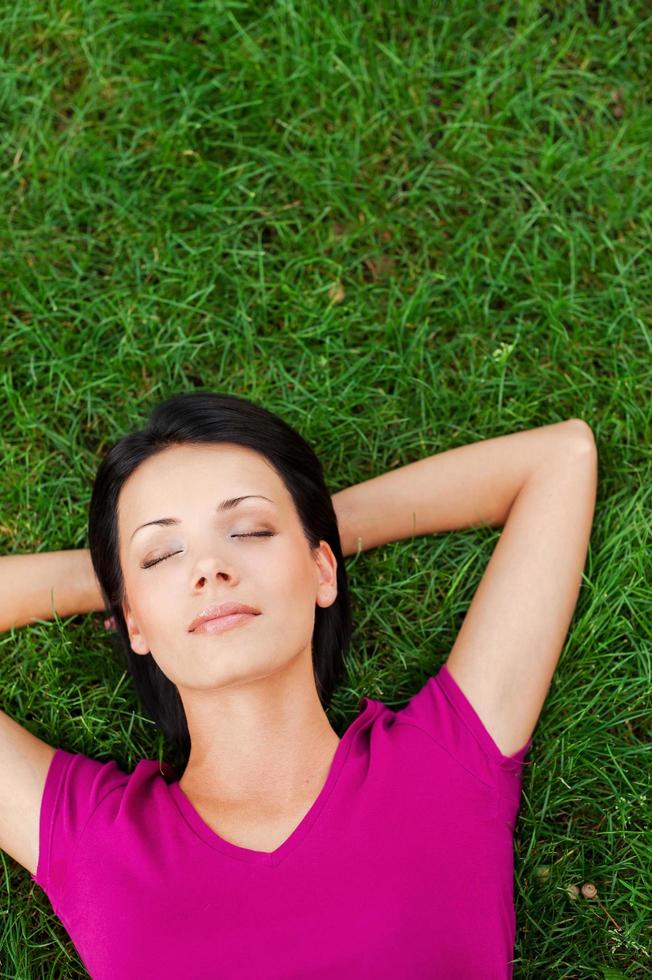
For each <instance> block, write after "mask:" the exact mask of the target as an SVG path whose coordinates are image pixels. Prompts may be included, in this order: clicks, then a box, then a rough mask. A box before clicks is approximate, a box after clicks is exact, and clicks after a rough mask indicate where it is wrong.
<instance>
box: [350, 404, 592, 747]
mask: <svg viewBox="0 0 652 980" xmlns="http://www.w3.org/2000/svg"><path fill="white" fill-rule="evenodd" d="M597 470H598V466H597V447H596V445H595V440H594V438H593V433H592V432H591V429H590V427H589V426H588V425H586V423H584V422H582V421H581V420H580V419H570V420H568V421H566V422H563V423H561V424H558V425H553V426H543V427H542V428H540V429H532V430H529V431H526V432H517V433H514V434H510V435H507V436H500V437H498V438H496V439H489V440H485V441H483V442H479V443H472V444H471V445H468V446H461V447H459V448H457V449H453V450H449V451H448V452H445V453H440V454H438V455H435V456H431V457H429V458H428V459H425V460H419V461H418V462H417V463H412V464H410V465H409V466H404V467H402V468H401V469H399V470H395V471H393V472H390V473H385V474H383V475H382V476H380V477H376V478H375V479H374V480H370V481H367V482H366V483H362V484H358V485H357V486H354V487H350V488H347V489H346V490H344V491H343V492H342V498H341V500H340V501H339V502H338V507H337V508H336V513H337V515H338V521H339V518H340V514H341V517H342V525H341V532H340V536H341V537H342V535H343V542H344V543H343V550H344V553H345V554H350V553H352V552H354V551H355V550H356V547H355V545H354V542H356V541H359V543H360V548H361V549H362V550H364V549H365V548H371V547H375V546H376V545H378V544H382V543H384V542H386V541H394V540H399V539H400V538H406V537H409V536H410V535H419V534H428V533H433V532H435V531H444V530H454V529H455V528H462V527H468V526H470V525H473V524H477V523H479V522H480V523H486V524H490V525H492V526H495V525H496V524H499V525H503V524H504V525H505V529H504V531H503V532H502V534H501V536H500V539H499V541H498V544H497V545H496V548H495V550H494V553H493V555H492V557H491V559H490V561H489V564H488V565H487V568H486V570H485V572H484V574H483V576H482V580H481V582H480V585H479V586H478V588H477V591H476V593H475V596H474V597H473V600H472V602H471V604H470V607H469V609H468V611H467V613H466V617H465V619H464V622H463V624H462V627H461V629H460V631H459V634H458V636H457V638H456V640H455V643H454V645H453V648H452V650H451V651H450V653H449V655H448V659H447V661H446V666H447V668H448V671H449V673H450V674H451V675H452V677H453V679H454V681H455V682H456V683H457V684H458V686H459V687H460V689H461V691H462V693H463V694H464V695H465V697H466V698H467V700H468V701H469V702H470V703H471V705H472V706H473V707H474V709H475V711H476V713H477V714H478V715H479V717H480V719H481V720H482V722H483V723H484V725H485V728H486V730H487V731H488V732H489V734H490V736H491V738H492V739H493V741H494V743H495V745H496V746H497V747H498V749H499V750H500V751H501V752H502V753H504V754H506V755H507V754H512V753H514V752H517V751H519V750H520V749H522V748H523V747H524V746H525V743H526V741H527V740H528V739H529V738H530V736H531V735H532V733H533V731H534V728H535V726H536V723H537V719H538V718H539V715H540V713H541V709H542V707H543V704H544V701H545V699H546V696H547V693H548V690H549V687H550V681H551V679H552V676H553V673H554V671H555V668H556V665H557V662H558V660H559V656H560V653H561V650H562V648H563V644H564V641H565V638H566V635H567V632H568V627H569V625H570V622H571V619H572V615H573V612H574V609H575V605H576V602H577V599H578V595H579V591H580V586H581V581H582V571H583V568H584V563H585V559H586V554H587V548H588V542H589V537H590V533H591V525H592V520H593V512H594V507H595V499H596V485H597ZM337 496H339V495H337Z"/></svg>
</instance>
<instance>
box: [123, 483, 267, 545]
mask: <svg viewBox="0 0 652 980" xmlns="http://www.w3.org/2000/svg"><path fill="white" fill-rule="evenodd" d="M252 497H258V498H260V500H267V501H269V503H270V504H273V503H274V501H273V500H270V499H269V497H263V495H262V494H260V493H248V494H245V496H244V497H229V498H228V499H227V500H223V501H222V503H221V504H219V505H218V506H217V507H216V510H217V511H218V513H221V512H223V511H225V510H233V508H234V507H237V506H238V504H239V503H241V502H242V501H243V500H250V499H251V498H252ZM151 524H160V525H161V527H172V526H173V525H174V524H181V521H180V520H179V518H178V517H159V518H158V520H156V521H148V522H147V524H141V525H140V526H139V527H137V528H136V530H135V531H134V533H133V534H132V535H131V538H130V539H129V543H130V544H131V542H132V541H133V539H134V535H135V534H136V532H137V531H141V530H142V529H143V528H144V527H149V526H150V525H151Z"/></svg>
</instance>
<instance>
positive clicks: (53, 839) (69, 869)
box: [31, 749, 129, 914]
mask: <svg viewBox="0 0 652 980" xmlns="http://www.w3.org/2000/svg"><path fill="white" fill-rule="evenodd" d="M128 779H129V776H128V775H127V773H125V772H123V771H122V770H121V769H120V768H119V767H118V764H117V762H115V760H111V761H110V762H99V761H98V760H96V759H91V758H89V757H88V756H86V755H81V754H75V753H72V752H67V751H66V750H65V749H57V750H56V752H55V754H54V755H53V757H52V760H51V762H50V768H49V769H48V774H47V778H46V781H45V787H44V790H43V798H42V800H41V812H40V820H39V857H38V867H37V869H36V874H35V875H31V879H32V881H35V882H36V884H37V885H39V886H40V887H41V888H42V889H43V891H44V892H45V893H46V895H47V896H48V898H49V899H50V902H51V903H52V907H53V908H54V910H55V912H57V914H59V912H60V908H61V903H62V901H63V900H64V897H65V892H66V887H67V882H68V875H70V874H72V873H73V871H74V867H75V852H76V848H77V845H78V842H79V839H80V838H81V836H82V834H83V833H84V829H85V827H86V825H87V823H88V821H89V819H90V818H91V816H92V815H93V813H94V811H95V809H96V808H97V807H98V806H99V804H100V803H101V802H102V800H104V799H105V798H106V796H107V795H108V794H109V793H110V792H111V791H112V790H113V789H115V788H116V787H121V786H124V785H125V783H126V782H127V780H128Z"/></svg>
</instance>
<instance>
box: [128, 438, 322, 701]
mask: <svg viewBox="0 0 652 980" xmlns="http://www.w3.org/2000/svg"><path fill="white" fill-rule="evenodd" d="M249 494H256V495H262V497H266V498H268V499H267V500H264V499H261V498H260V496H255V497H252V498H251V499H247V500H243V501H242V502H240V503H239V504H237V505H236V506H231V507H228V508H227V509H222V510H220V507H219V505H220V504H221V503H222V502H223V501H225V500H227V499H232V498H236V497H243V496H245V495H249ZM161 518H175V519H177V520H178V523H175V524H174V525H172V526H160V525H157V524H151V525H150V526H148V527H143V528H141V525H143V524H147V523H149V522H152V521H157V520H160V519H161ZM118 528H119V551H120V563H121V567H122V571H123V576H124V582H125V593H126V599H125V601H124V602H123V604H122V608H123V612H124V615H125V619H126V622H127V627H128V629H129V635H130V640H131V646H132V649H133V650H134V651H135V652H136V653H142V654H145V653H148V652H151V653H152V656H153V658H154V660H155V661H156V663H157V664H158V666H159V667H160V669H161V670H162V671H163V673H164V674H165V675H166V676H167V677H168V678H169V680H170V681H172V683H174V684H175V685H176V686H177V688H178V689H179V692H180V693H181V691H182V690H183V689H188V690H196V691H202V690H203V691H208V690H211V689H214V688H215V687H220V688H222V687H233V686H239V685H241V684H246V683H249V682H251V681H255V680H257V679H258V680H259V679H261V678H263V677H266V676H268V675H270V674H273V673H274V672H276V671H279V670H282V669H283V668H284V667H286V666H287V665H288V663H289V662H290V660H292V659H293V658H295V657H297V656H300V655H302V654H305V653H306V651H307V650H308V651H310V646H311V640H312V634H313V630H314V624H315V604H317V605H320V606H324V607H327V606H330V605H331V604H332V603H333V602H334V601H335V599H336V597H337V583H336V572H337V563H336V559H335V556H334V555H333V552H332V550H331V548H330V546H329V545H328V544H327V542H325V541H322V542H320V545H319V548H318V549H316V550H315V551H314V552H311V550H310V546H309V544H308V542H307V540H306V538H305V535H304V533H303V529H302V527H301V523H300V521H299V517H298V514H297V512H296V510H295V507H294V501H293V499H292V496H291V495H290V493H289V492H288V490H287V489H286V487H285V485H284V483H283V481H282V480H281V478H280V477H279V476H278V474H277V473H276V471H275V470H274V468H273V467H272V466H271V464H270V463H269V462H268V461H267V460H266V459H265V457H263V456H261V455H259V454H258V453H256V452H255V451H254V450H251V449H248V448H246V447H244V446H239V445H235V444H232V443H228V444H225V443H220V444H203V445H197V444H193V445H181V446H170V447H168V448H166V449H164V450H162V451H161V452H159V453H157V454H156V455H155V456H151V457H150V458H149V459H147V460H146V461H145V462H144V463H142V464H141V465H140V466H139V467H138V469H137V470H136V471H135V472H134V473H132V475H131V476H130V477H129V479H128V480H127V482H126V483H125V484H124V486H123V488H122V490H121V492H120V496H119V500H118ZM263 531H266V532H269V534H270V536H261V537H242V536H241V535H250V534H252V533H254V532H263ZM166 556H169V557H166ZM156 559H162V560H161V561H158V562H157V564H154V565H152V566H151V567H149V568H145V567H143V566H144V565H145V564H146V563H148V562H152V561H155V560H156ZM228 601H232V602H242V603H246V604H247V605H249V606H253V607H254V608H255V609H258V610H260V615H257V616H251V617H248V618H247V619H246V620H245V621H244V623H243V624H242V625H239V626H236V627H235V628H233V629H229V630H225V631H224V632H221V633H217V634H210V633H200V632H189V628H190V624H191V623H192V621H193V620H194V619H195V617H196V616H198V615H199V613H200V612H202V610H204V609H205V608H206V607H207V606H209V605H212V604H213V603H222V602H228Z"/></svg>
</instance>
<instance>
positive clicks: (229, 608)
mask: <svg viewBox="0 0 652 980" xmlns="http://www.w3.org/2000/svg"><path fill="white" fill-rule="evenodd" d="M245 615H246V616H248V617H253V616H259V615H260V609H254V607H253V606H248V605H246V604H245V603H243V602H222V603H219V604H213V605H211V606H208V608H207V609H203V610H202V612H200V614H199V616H197V618H196V619H194V620H193V621H192V623H191V624H190V626H189V627H188V632H189V633H197V632H198V631H200V630H201V631H202V632H207V630H204V629H202V627H203V626H204V624H206V623H209V622H210V623H215V622H217V621H218V620H220V619H225V620H226V619H232V618H236V617H239V616H245ZM225 625H228V624H225ZM214 631H215V629H213V632H214Z"/></svg>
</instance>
